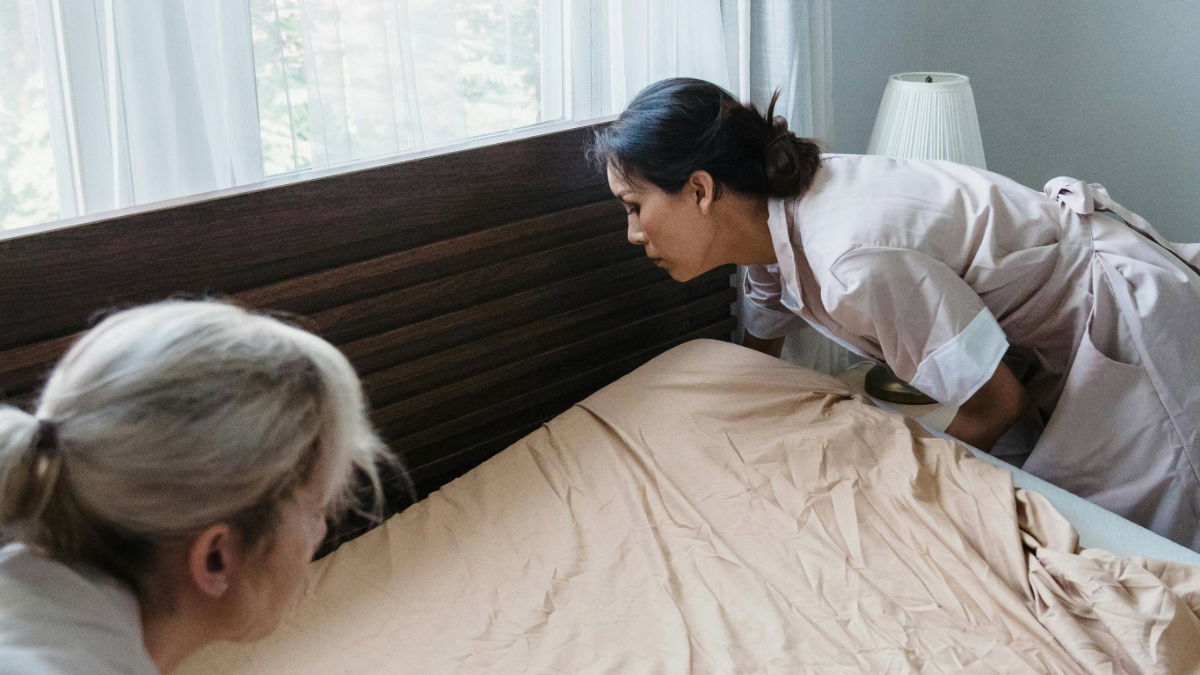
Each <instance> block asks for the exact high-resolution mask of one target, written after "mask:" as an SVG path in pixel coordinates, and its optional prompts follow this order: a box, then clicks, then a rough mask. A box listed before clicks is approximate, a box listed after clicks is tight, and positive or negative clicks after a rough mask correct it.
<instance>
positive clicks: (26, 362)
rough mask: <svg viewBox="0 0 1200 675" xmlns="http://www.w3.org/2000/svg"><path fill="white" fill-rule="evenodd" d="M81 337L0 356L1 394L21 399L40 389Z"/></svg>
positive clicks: (75, 335)
mask: <svg viewBox="0 0 1200 675" xmlns="http://www.w3.org/2000/svg"><path fill="white" fill-rule="evenodd" d="M2 283H3V282H0V284H2ZM81 335H82V333H76V334H73V335H67V336H65V337H61V338H57V339H54V340H48V341H46V342H38V343H35V344H32V345H28V346H26V347H18V348H16V349H10V350H8V351H6V352H0V394H3V395H6V396H19V395H22V394H25V393H27V392H29V391H31V390H33V389H36V388H38V387H40V386H41V384H42V378H44V377H46V375H47V374H49V372H50V368H51V367H53V366H54V364H55V363H57V362H58V360H59V359H60V358H62V356H63V354H66V353H67V350H68V349H70V348H71V345H73V344H75V341H76V340H78V339H79V337H80V336H81Z"/></svg>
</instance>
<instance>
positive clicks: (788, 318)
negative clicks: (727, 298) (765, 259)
mask: <svg viewBox="0 0 1200 675" xmlns="http://www.w3.org/2000/svg"><path fill="white" fill-rule="evenodd" d="M782 292H783V286H782V285H781V282H780V280H779V266H778V265H750V266H748V267H747V268H746V278H745V281H744V282H743V283H742V296H743V298H744V300H745V301H744V302H743V303H742V325H743V326H744V327H745V328H746V332H748V333H750V334H751V335H753V336H755V337H758V338H762V339H764V340H771V339H774V338H780V337H783V336H785V335H787V334H789V333H794V332H796V331H797V330H800V328H802V327H803V326H805V325H807V324H806V323H805V321H804V319H802V318H800V317H799V316H798V315H796V314H794V313H793V312H792V311H791V310H790V309H788V308H787V307H784V306H783V302H782V301H781V300H780V297H781V294H782Z"/></svg>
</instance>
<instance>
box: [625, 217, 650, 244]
mask: <svg viewBox="0 0 1200 675" xmlns="http://www.w3.org/2000/svg"><path fill="white" fill-rule="evenodd" d="M625 236H626V237H628V238H629V243H631V244H633V245H634V246H645V245H646V233H645V232H642V229H641V228H640V227H638V226H637V221H635V220H634V219H633V218H630V219H629V230H628V231H627V232H626V234H625Z"/></svg>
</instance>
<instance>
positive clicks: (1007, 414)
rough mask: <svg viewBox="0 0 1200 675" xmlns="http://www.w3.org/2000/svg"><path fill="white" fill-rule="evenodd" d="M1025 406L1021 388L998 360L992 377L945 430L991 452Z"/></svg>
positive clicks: (1006, 367)
mask: <svg viewBox="0 0 1200 675" xmlns="http://www.w3.org/2000/svg"><path fill="white" fill-rule="evenodd" d="M1028 405H1029V394H1028V393H1027V392H1026V391H1025V387H1024V386H1023V385H1022V384H1021V382H1020V381H1019V380H1017V378H1016V377H1015V376H1014V375H1013V374H1012V371H1011V370H1009V369H1008V366H1006V365H1004V364H1003V363H1001V364H1000V365H999V366H998V367H997V368H996V372H995V373H993V374H992V378H991V379H990V380H988V382H987V384H985V385H983V387H981V388H980V389H979V391H977V392H975V395H974V396H972V397H971V398H970V399H968V400H967V402H966V403H963V404H962V406H960V407H959V409H958V414H957V415H955V416H954V421H952V422H951V423H950V426H948V427H946V433H948V434H950V435H951V436H953V437H955V438H957V439H958V440H960V441H962V442H964V443H967V444H970V445H972V446H974V447H976V448H979V449H980V450H984V451H991V449H992V448H993V447H994V446H995V445H996V441H998V440H1000V437H1001V436H1003V435H1004V434H1005V433H1006V432H1008V430H1009V429H1011V428H1012V426H1013V425H1014V424H1016V423H1017V421H1018V420H1019V419H1021V415H1023V414H1024V413H1025V408H1026V407H1027V406H1028Z"/></svg>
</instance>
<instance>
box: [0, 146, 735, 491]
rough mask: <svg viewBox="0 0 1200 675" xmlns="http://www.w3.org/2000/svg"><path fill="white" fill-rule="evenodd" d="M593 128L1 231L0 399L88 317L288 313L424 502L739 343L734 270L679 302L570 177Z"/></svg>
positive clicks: (580, 165)
mask: <svg viewBox="0 0 1200 675" xmlns="http://www.w3.org/2000/svg"><path fill="white" fill-rule="evenodd" d="M592 131H593V128H592V127H583V128H577V129H572V130H568V131H563V132H558V133H551V134H546V135H541V136H535V137H532V138H525V139H521V140H515V141H511V142H507V143H501V144H498V145H490V146H486V147H479V148H475V149H470V150H464V151H460V152H454V153H450V154H442V155H435V156H432V157H426V158H421V159H415V160H411V161H402V162H398V163H393V164H387V165H383V166H377V167H373V168H369V169H364V170H359V171H354V172H352V173H342V174H338V175H332V176H328V177H323V178H316V179H312V180H306V181H302V182H293V183H290V184H287V185H282V186H279V187H271V188H266V189H261V190H254V191H248V192H242V193H239V194H233V195H229V196H223V197H218V198H214V199H209V200H205V201H194V202H191V203H187V204H184V205H180V206H172V207H168V208H162V209H158V210H151V211H143V212H139V213H133V214H129V215H122V216H118V217H112V218H108V219H104V220H97V221H93V222H86V223H82V224H78V225H72V226H67V227H61V228H57V229H49V230H46V231H36V232H33V233H32V234H23V233H22V232H21V231H16V232H12V233H7V234H3V233H0V265H2V268H3V272H2V274H0V398H7V400H8V402H10V403H14V404H16V405H21V406H24V407H29V406H30V405H31V404H32V402H33V401H34V400H35V397H36V393H37V389H38V387H39V386H40V384H41V383H42V382H43V379H44V377H45V375H46V373H47V372H48V370H49V369H50V367H51V366H52V365H53V364H54V362H55V361H56V360H57V359H58V358H59V357H60V356H61V355H62V353H63V352H64V351H65V350H66V348H67V347H68V346H69V345H70V344H71V342H72V341H73V340H74V339H75V338H76V337H77V336H78V334H79V332H80V331H83V330H85V329H86V328H87V327H88V326H89V324H90V323H91V322H93V321H94V317H95V316H96V315H97V312H99V311H101V310H105V309H109V308H113V307H120V306H128V305H131V304H137V303H143V302H147V301H153V300H158V299H163V298H167V297H179V296H184V297H195V296H218V297H222V296H223V297H229V298H232V299H233V300H235V301H237V302H239V303H242V304H245V305H248V306H250V307H254V308H260V309H270V310H282V311H286V312H291V313H295V314H299V315H302V316H303V317H305V319H306V321H307V322H308V325H310V326H311V327H312V328H313V329H314V330H315V331H316V332H318V333H319V334H321V335H322V336H324V337H325V338H326V339H328V340H330V341H332V342H333V343H334V344H336V345H337V346H338V347H339V348H340V349H341V350H342V351H343V352H344V353H345V354H346V355H347V356H348V357H349V358H350V360H351V361H352V362H353V363H354V365H355V367H356V368H357V369H358V371H359V373H360V374H361V375H362V376H363V381H364V384H365V387H366V390H367V393H368V396H369V398H370V401H371V405H372V408H373V416H374V420H375V423H376V425H377V426H378V428H379V430H380V431H381V433H382V435H383V437H384V438H385V440H387V441H388V443H389V444H390V445H391V447H392V448H394V449H395V450H396V451H397V452H398V453H399V454H400V455H401V456H402V457H403V458H404V460H405V462H406V463H407V465H408V466H409V469H410V470H411V475H412V478H413V480H414V481H415V483H416V486H417V491H418V494H419V495H420V496H424V495H426V494H428V493H429V492H430V491H432V490H435V489H437V488H438V487H439V486H441V485H443V484H444V483H446V482H447V481H449V480H451V479H453V478H455V477H457V476H458V475H461V474H462V473H464V472H465V471H467V470H469V469H470V468H472V467H474V466H476V465H478V464H479V463H480V462H482V461H483V460H485V459H487V458H488V457H490V456H492V455H493V454H495V453H496V452H498V451H500V450H502V449H503V448H505V447H507V446H508V445H510V444H511V443H513V442H515V441H516V440H518V439H520V438H521V437H522V436H524V435H526V434H528V433H529V432H530V431H532V430H534V429H536V428H537V427H538V426H539V425H541V424H542V423H543V422H545V421H547V420H548V419H550V418H552V417H554V416H555V415H557V414H558V413H560V412H562V411H564V410H565V409H567V408H568V407H570V406H571V405H572V404H574V403H575V402H577V401H578V400H580V399H582V398H584V397H586V396H587V395H589V394H590V393H592V392H594V391H596V390H597V389H599V388H600V387H602V386H604V385H605V384H607V383H609V382H611V381H613V380H615V379H617V378H618V377H620V376H622V375H624V374H626V373H628V372H630V371H631V370H633V369H634V368H636V367H637V366H639V365H641V364H642V363H644V362H646V361H648V360H649V359H651V358H653V357H654V356H656V355H657V354H659V353H661V352H663V351H665V350H666V349H669V348H670V347H672V346H675V345H677V344H680V343H682V342H685V341H688V340H692V339H696V338H716V339H729V337H730V335H731V332H732V331H733V329H734V327H735V319H734V318H732V317H731V313H730V303H731V302H732V301H733V300H734V298H735V294H734V290H733V289H732V288H731V287H730V273H731V272H732V271H733V270H732V269H730V268H722V269H719V270H714V271H713V272H710V273H709V274H706V275H704V276H702V277H700V278H698V279H695V280H693V281H691V282H689V283H687V284H679V283H676V282H674V281H672V280H671V279H670V278H669V277H668V276H667V275H666V274H665V273H664V272H663V271H661V270H659V269H657V268H655V267H654V266H653V265H652V264H651V262H650V261H649V260H648V259H646V258H645V256H644V255H643V254H642V251H641V249H640V248H639V247H635V246H630V245H629V244H628V243H627V242H626V240H625V227H626V224H625V216H624V212H623V210H622V209H621V208H620V206H619V205H618V204H617V203H616V202H615V200H613V199H612V196H611V194H610V193H609V191H608V187H607V184H606V182H605V179H604V176H603V175H600V174H599V173H598V172H597V171H596V170H595V169H593V168H591V167H589V166H588V164H587V162H586V161H585V159H584V148H585V147H586V144H587V141H588V139H589V138H590V137H591V134H592ZM401 482H402V481H400V480H399V479H398V478H396V477H393V479H392V480H391V481H389V486H388V487H389V490H388V493H389V503H390V505H391V507H392V509H393V510H395V509H399V508H403V506H404V504H406V503H408V499H407V497H406V496H405V491H404V490H402V489H399V487H400V483H401Z"/></svg>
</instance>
